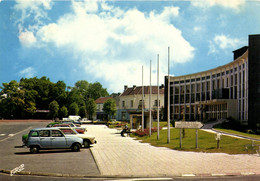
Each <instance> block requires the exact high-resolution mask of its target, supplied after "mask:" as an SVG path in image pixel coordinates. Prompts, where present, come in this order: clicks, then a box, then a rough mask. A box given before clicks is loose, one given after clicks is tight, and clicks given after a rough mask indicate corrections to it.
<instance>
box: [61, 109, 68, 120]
mask: <svg viewBox="0 0 260 181" xmlns="http://www.w3.org/2000/svg"><path fill="white" fill-rule="evenodd" d="M66 116H68V109H67V108H66V107H65V106H62V107H61V108H60V111H59V117H60V118H61V119H62V118H63V117H66Z"/></svg>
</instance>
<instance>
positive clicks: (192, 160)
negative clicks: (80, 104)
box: [86, 125, 260, 177]
mask: <svg viewBox="0 0 260 181" xmlns="http://www.w3.org/2000/svg"><path fill="white" fill-rule="evenodd" d="M86 127H87V129H88V133H89V134H91V135H94V136H95V137H96V140H97V144H96V145H94V146H93V147H92V148H91V151H92V153H93V156H94V158H95V160H96V162H97V164H98V167H99V169H100V172H101V175H103V176H135V177H153V176H156V177H158V176H163V177H166V176H168V177H175V176H183V175H214V174H215V175H219V174H228V175H239V174H242V175H246V174H247V173H250V174H260V157H259V156H257V155H256V154H255V155H246V154H245V155H243V154H240V155H229V154H224V153H196V152H185V151H175V150H171V149H168V148H164V147H154V146H151V145H150V144H147V143H140V142H139V141H137V140H134V139H133V138H130V137H121V136H120V134H118V133H117V130H115V129H109V128H107V127H106V126H104V125H86Z"/></svg>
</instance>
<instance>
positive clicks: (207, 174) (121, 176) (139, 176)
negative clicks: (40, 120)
mask: <svg viewBox="0 0 260 181" xmlns="http://www.w3.org/2000/svg"><path fill="white" fill-rule="evenodd" d="M0 173H4V174H10V173H11V171H10V170H5V169H0ZM14 175H31V176H44V177H48V176H50V177H64V178H69V177H70V178H126V179H127V178H180V177H181V178H210V177H215V178H216V177H217V178H218V177H235V176H252V175H254V176H255V175H260V173H255V172H241V173H224V174H222V173H211V174H209V173H201V174H193V173H185V174H180V175H160V176H158V177H156V176H153V175H143V176H142V175H137V176H135V175H124V176H123V175H75V174H62V173H42V172H31V171H21V172H18V173H16V174H14Z"/></svg>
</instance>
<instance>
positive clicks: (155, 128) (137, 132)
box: [133, 127, 162, 137]
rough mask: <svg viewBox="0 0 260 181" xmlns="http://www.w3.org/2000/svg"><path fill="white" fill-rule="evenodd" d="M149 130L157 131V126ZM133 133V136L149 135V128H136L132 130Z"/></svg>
mask: <svg viewBox="0 0 260 181" xmlns="http://www.w3.org/2000/svg"><path fill="white" fill-rule="evenodd" d="M159 129H160V130H161V129H162V128H161V127H159ZM151 132H152V133H154V132H157V127H153V128H151ZM133 134H134V135H135V136H139V137H143V136H148V135H149V129H147V128H146V129H144V131H142V130H141V129H138V130H136V131H134V132H133Z"/></svg>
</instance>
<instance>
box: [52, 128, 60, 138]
mask: <svg viewBox="0 0 260 181" xmlns="http://www.w3.org/2000/svg"><path fill="white" fill-rule="evenodd" d="M51 135H52V137H63V134H62V133H61V132H60V131H59V130H52V134H51Z"/></svg>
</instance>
